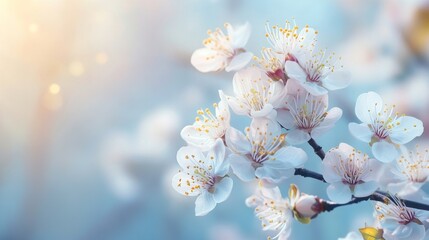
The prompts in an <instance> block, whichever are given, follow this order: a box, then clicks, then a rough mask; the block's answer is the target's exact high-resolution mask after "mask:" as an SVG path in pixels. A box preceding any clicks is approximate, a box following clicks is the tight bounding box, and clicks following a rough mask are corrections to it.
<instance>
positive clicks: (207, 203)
mask: <svg viewBox="0 0 429 240" xmlns="http://www.w3.org/2000/svg"><path fill="white" fill-rule="evenodd" d="M215 207H216V202H215V200H214V197H213V194H211V193H209V192H207V191H203V192H202V193H201V194H200V196H198V197H197V200H195V216H204V215H206V214H207V213H209V212H210V211H211V210H213V209H214V208H215Z"/></svg>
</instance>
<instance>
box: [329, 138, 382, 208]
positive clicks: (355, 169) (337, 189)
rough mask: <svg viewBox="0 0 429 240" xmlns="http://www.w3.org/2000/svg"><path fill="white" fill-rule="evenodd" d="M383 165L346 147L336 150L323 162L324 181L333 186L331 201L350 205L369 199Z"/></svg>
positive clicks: (333, 149) (332, 150)
mask: <svg viewBox="0 0 429 240" xmlns="http://www.w3.org/2000/svg"><path fill="white" fill-rule="evenodd" d="M379 164H380V163H379V162H378V161H376V160H375V159H371V158H369V157H368V155H366V154H364V153H362V152H361V151H359V150H356V149H354V148H353V147H351V146H350V145H348V144H346V143H341V144H340V145H339V146H338V147H335V148H332V149H331V150H329V152H328V153H326V156H325V158H324V159H323V178H324V179H325V180H326V182H327V183H329V184H330V185H329V186H328V188H327V194H328V196H329V198H330V199H331V200H332V201H334V202H337V203H346V202H349V201H350V200H351V199H352V196H355V197H366V196H369V195H371V194H372V193H374V192H375V190H377V188H378V183H377V182H376V181H375V180H376V177H377V170H378V168H379Z"/></svg>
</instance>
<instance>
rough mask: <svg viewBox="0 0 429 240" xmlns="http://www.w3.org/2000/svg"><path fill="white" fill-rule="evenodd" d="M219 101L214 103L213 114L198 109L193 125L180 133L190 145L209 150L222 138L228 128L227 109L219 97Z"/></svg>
mask: <svg viewBox="0 0 429 240" xmlns="http://www.w3.org/2000/svg"><path fill="white" fill-rule="evenodd" d="M221 99H222V100H221V101H220V102H219V103H218V104H217V103H215V104H214V105H213V106H214V109H215V114H213V113H212V112H211V111H210V109H208V108H206V109H205V110H203V109H200V110H198V111H197V113H198V115H199V116H198V117H196V118H195V122H194V124H193V125H190V126H186V127H185V128H183V130H182V132H181V133H180V134H181V136H182V138H183V139H184V140H185V141H186V142H187V143H188V144H190V145H192V146H195V147H198V148H201V149H202V150H207V149H209V148H211V147H212V146H213V145H214V143H215V142H216V140H217V139H219V138H223V137H224V135H225V132H226V130H227V129H228V128H229V126H230V123H229V121H230V113H229V107H228V104H227V102H226V100H224V98H223V96H222V95H221Z"/></svg>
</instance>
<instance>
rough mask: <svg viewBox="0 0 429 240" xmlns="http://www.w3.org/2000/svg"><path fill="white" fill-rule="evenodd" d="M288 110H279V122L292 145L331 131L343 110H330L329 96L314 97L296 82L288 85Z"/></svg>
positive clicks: (335, 108) (290, 82)
mask: <svg viewBox="0 0 429 240" xmlns="http://www.w3.org/2000/svg"><path fill="white" fill-rule="evenodd" d="M286 91H287V96H286V109H280V110H278V114H277V120H278V121H279V123H280V124H281V125H282V126H283V127H284V128H286V129H288V134H287V136H286V140H287V142H288V143H290V144H301V143H304V142H307V141H308V140H310V138H312V137H318V136H320V135H321V134H323V133H325V132H327V131H328V130H329V129H331V128H332V127H333V126H334V124H335V122H337V121H338V119H340V117H341V115H342V111H341V109H339V108H337V107H334V108H332V109H330V110H329V111H327V110H328V95H323V96H313V95H311V94H310V93H309V92H307V91H306V90H305V89H304V88H303V87H301V86H300V85H299V84H297V83H296V82H295V81H294V80H290V81H288V82H287V84H286Z"/></svg>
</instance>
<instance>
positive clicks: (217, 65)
mask: <svg viewBox="0 0 429 240" xmlns="http://www.w3.org/2000/svg"><path fill="white" fill-rule="evenodd" d="M225 28H226V30H227V32H228V35H225V34H224V33H223V32H222V30H221V29H219V28H217V29H216V30H215V31H214V32H212V31H210V30H209V31H208V32H207V33H208V35H209V37H208V38H207V39H205V40H204V41H203V44H204V48H200V49H197V50H195V52H194V53H193V54H192V57H191V63H192V65H193V66H194V67H195V68H196V69H197V70H198V71H200V72H213V71H220V70H224V69H225V71H227V72H229V71H237V70H239V69H241V68H243V67H244V66H246V65H247V64H248V63H249V62H250V60H252V56H253V54H252V53H250V52H246V50H245V49H244V47H245V45H246V43H247V41H248V40H249V36H250V25H249V24H248V23H246V24H244V25H242V26H239V27H237V28H234V27H233V26H232V25H231V24H229V23H225Z"/></svg>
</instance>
